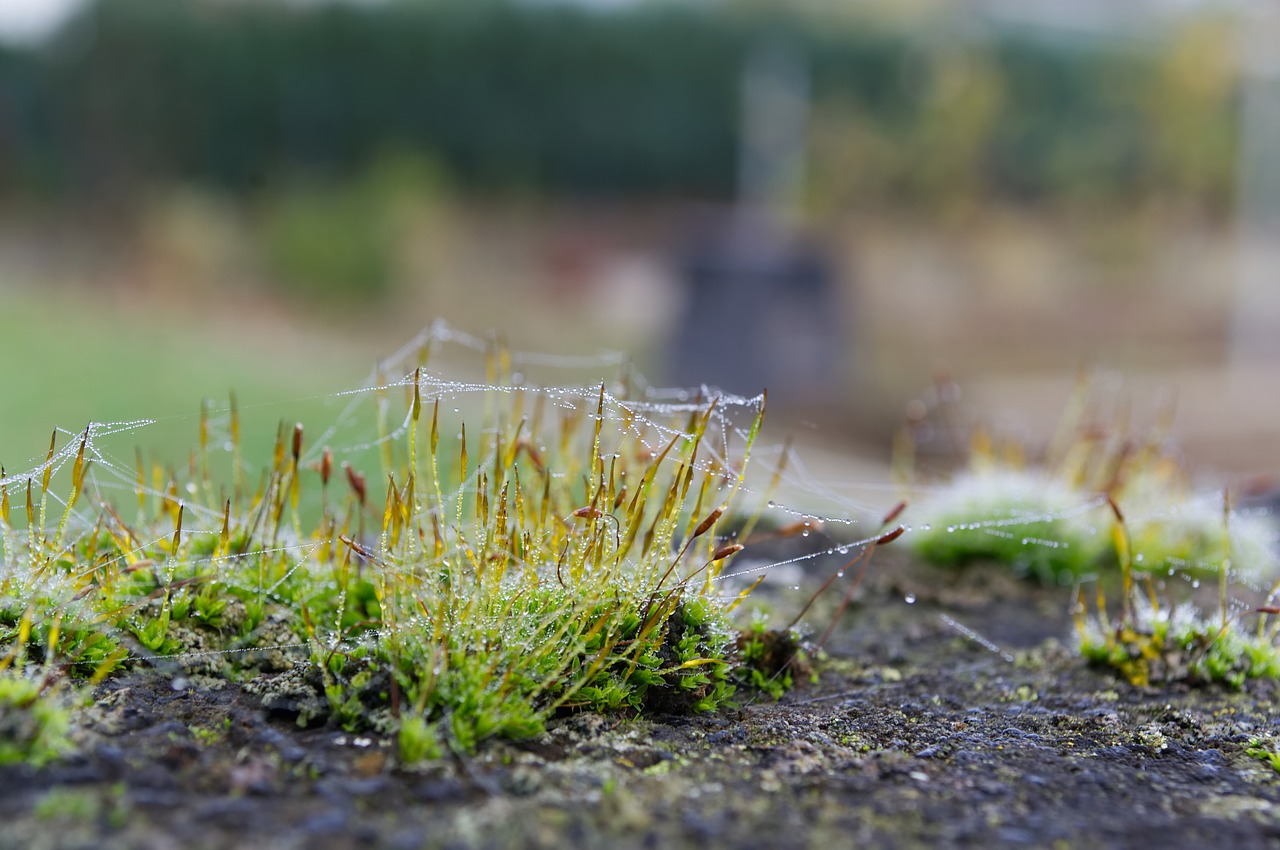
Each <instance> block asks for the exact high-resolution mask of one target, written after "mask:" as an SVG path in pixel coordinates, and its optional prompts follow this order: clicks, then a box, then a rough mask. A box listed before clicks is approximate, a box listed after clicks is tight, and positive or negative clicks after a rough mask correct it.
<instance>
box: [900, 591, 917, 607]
mask: <svg viewBox="0 0 1280 850" xmlns="http://www.w3.org/2000/svg"><path fill="white" fill-rule="evenodd" d="M902 599H903V601H904V602H906V603H907V604H908V605H915V604H916V595H915V594H914V593H908V594H907V595H906V596H904V597H902Z"/></svg>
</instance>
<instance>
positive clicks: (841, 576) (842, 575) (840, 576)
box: [836, 570, 844, 578]
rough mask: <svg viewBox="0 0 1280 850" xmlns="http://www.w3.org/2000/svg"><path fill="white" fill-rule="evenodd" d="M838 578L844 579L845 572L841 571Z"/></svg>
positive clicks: (837, 575)
mask: <svg viewBox="0 0 1280 850" xmlns="http://www.w3.org/2000/svg"><path fill="white" fill-rule="evenodd" d="M836 578H844V570H840V571H839V572H838V573H836Z"/></svg>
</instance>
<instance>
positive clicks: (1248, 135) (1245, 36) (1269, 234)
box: [1231, 3, 1280, 367]
mask: <svg viewBox="0 0 1280 850" xmlns="http://www.w3.org/2000/svg"><path fill="white" fill-rule="evenodd" d="M1239 21H1240V29H1241V32H1240V52H1241V60H1242V61H1241V63H1240V64H1241V89H1242V92H1241V94H1242V97H1241V108H1240V120H1241V134H1240V138H1241V141H1240V165H1239V181H1240V184H1239V186H1240V188H1239V191H1240V200H1239V204H1240V217H1239V224H1238V233H1239V236H1238V238H1239V269H1238V278H1237V284H1236V286H1237V288H1236V297H1235V315H1234V320H1233V327H1232V333H1231V359H1232V365H1233V366H1236V367H1240V366H1245V365H1261V364H1264V363H1278V362H1280V47H1278V46H1280V6H1276V5H1273V4H1266V3H1264V4H1258V5H1254V6H1250V7H1248V10H1247V11H1242V12H1241V13H1240V18H1239Z"/></svg>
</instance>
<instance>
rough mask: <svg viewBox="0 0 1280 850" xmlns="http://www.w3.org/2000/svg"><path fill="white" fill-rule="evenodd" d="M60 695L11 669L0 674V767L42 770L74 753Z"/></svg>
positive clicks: (64, 707)
mask: <svg viewBox="0 0 1280 850" xmlns="http://www.w3.org/2000/svg"><path fill="white" fill-rule="evenodd" d="M70 726H71V715H70V712H69V710H68V708H67V706H66V705H65V700H64V698H63V697H62V695H61V694H59V693H57V692H55V691H52V690H46V689H45V688H44V687H43V683H42V682H40V681H37V680H35V679H32V678H29V677H28V676H26V675H23V674H22V673H21V672H19V671H16V670H14V669H12V668H10V669H8V670H4V671H2V672H0V765H6V764H30V765H33V766H35V767H41V766H43V765H45V764H48V763H49V762H51V761H54V760H56V759H59V758H61V757H63V756H65V755H67V754H68V753H70V752H71V750H72V747H71V744H70V741H69V740H68V737H67V735H68V732H69V730H70Z"/></svg>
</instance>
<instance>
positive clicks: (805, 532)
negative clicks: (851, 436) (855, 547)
mask: <svg viewBox="0 0 1280 850" xmlns="http://www.w3.org/2000/svg"><path fill="white" fill-rule="evenodd" d="M192 492H195V491H194V490H193V491H192ZM800 536H801V537H808V536H809V529H807V528H806V529H805V530H804V531H802V532H800Z"/></svg>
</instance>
